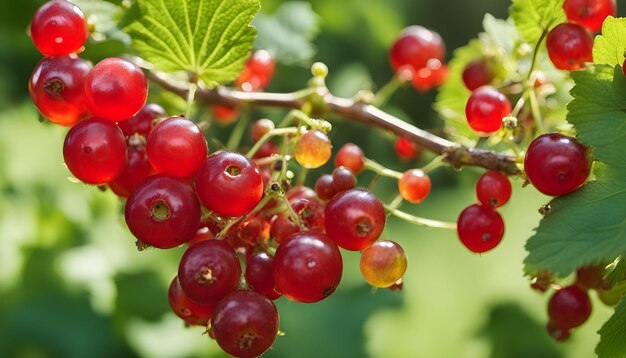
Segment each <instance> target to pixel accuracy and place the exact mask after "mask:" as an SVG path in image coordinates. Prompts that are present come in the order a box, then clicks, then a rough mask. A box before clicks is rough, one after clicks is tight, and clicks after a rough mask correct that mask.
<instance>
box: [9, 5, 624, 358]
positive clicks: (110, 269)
mask: <svg viewBox="0 0 626 358" xmlns="http://www.w3.org/2000/svg"><path fill="white" fill-rule="evenodd" d="M41 3H43V2H42V1H34V0H23V1H20V3H19V6H17V5H16V4H15V2H9V1H2V2H0V78H1V80H0V191H1V192H2V200H1V201H0V357H17V358H31V357H33V358H35V357H135V356H140V357H221V356H224V354H223V353H221V352H220V350H219V348H218V347H217V345H216V344H215V342H212V341H211V340H210V339H209V338H208V337H207V336H206V335H202V329H185V327H184V326H183V324H182V322H181V321H180V320H179V319H178V318H176V317H175V316H174V315H173V314H172V313H171V312H169V306H168V304H167V286H168V284H169V282H170V281H171V279H172V277H173V275H174V274H175V272H176V269H177V264H178V259H179V258H180V256H181V254H182V249H177V250H170V251H167V252H164V251H158V250H147V251H144V252H138V251H136V250H135V247H134V244H133V241H134V240H133V238H132V237H131V235H130V233H129V232H128V231H127V229H126V228H125V225H124V220H123V216H122V208H123V206H122V202H120V201H119V200H118V199H116V198H115V197H114V195H113V194H111V193H109V192H101V191H99V190H98V189H96V188H93V187H88V186H85V185H82V184H75V183H72V182H70V181H69V180H67V177H68V176H70V173H69V172H68V171H67V169H66V168H65V167H64V166H63V164H62V162H63V158H62V151H61V149H62V143H63V138H64V135H65V133H66V131H67V129H65V128H61V127H58V126H54V125H50V124H48V123H39V122H38V113H37V111H36V109H35V108H34V106H33V105H32V104H31V102H30V100H29V97H28V92H27V85H26V84H27V81H28V78H29V76H30V73H31V71H32V69H33V68H34V66H35V65H36V63H37V62H38V61H39V59H40V54H39V53H38V52H37V51H36V50H35V48H34V46H33V45H32V44H31V42H30V39H29V38H28V36H27V33H26V30H27V26H28V23H29V21H30V17H31V16H32V14H33V12H34V11H35V9H36V8H37V7H38V6H39V5H41ZM262 3H263V10H262V11H264V12H272V11H273V10H274V9H276V8H277V7H278V6H279V5H280V4H281V3H282V2H281V1H278V0H262ZM310 3H311V4H312V7H313V9H314V10H315V12H316V13H317V14H318V15H319V18H320V26H321V28H320V30H321V31H320V34H319V36H318V37H317V39H316V40H315V45H316V47H317V51H318V53H317V55H316V56H315V60H319V61H323V62H325V63H326V64H328V66H329V68H330V70H331V72H330V76H329V79H328V81H329V85H330V87H331V89H332V90H333V91H334V92H335V93H337V94H340V95H345V96H350V95H353V94H354V93H355V92H356V90H357V89H358V88H359V87H362V86H366V87H371V88H372V89H375V88H377V87H380V86H382V85H383V84H384V83H386V82H387V80H388V79H389V78H390V76H391V70H390V68H389V65H388V62H387V49H388V48H389V46H390V44H391V42H392V41H393V39H394V37H395V36H396V35H397V34H398V33H399V32H400V30H401V29H402V28H403V27H405V26H408V25H411V24H421V25H424V26H427V27H430V28H432V29H434V30H436V31H438V32H439V33H440V34H441V35H442V37H443V38H444V40H445V42H446V46H447V53H448V58H449V57H450V54H451V52H452V50H454V49H455V48H457V47H459V46H462V45H464V44H466V43H467V41H468V40H469V39H470V38H471V37H474V36H476V34H477V33H478V32H479V31H480V30H481V23H482V18H483V16H484V14H485V13H486V12H489V13H491V14H493V15H495V16H496V17H498V18H505V17H506V10H507V7H508V5H509V3H508V2H507V1H502V0H471V1H468V0H446V1H420V0H389V1H380V0H344V1H336V0H314V1H311V2H310ZM623 10H624V9H621V11H622V13H623ZM87 47H88V50H87V51H86V53H85V56H86V57H87V58H89V59H90V60H92V61H94V62H97V61H98V60H100V59H102V58H103V57H105V56H107V55H114V54H117V52H116V51H118V50H119V49H120V46H119V45H118V44H116V43H111V42H104V43H99V44H93V43H89V44H88V46H87ZM308 72H309V70H308V69H307V67H306V66H279V67H278V68H277V71H276V75H275V80H274V81H273V83H272V85H271V87H270V90H274V91H292V90H297V89H300V88H302V87H304V85H305V83H306V80H307V79H308V76H309V73H308ZM434 96H435V93H434V92H429V93H425V94H419V93H417V92H415V91H414V90H413V89H412V88H408V87H407V88H403V89H401V90H400V91H399V92H398V93H396V95H394V97H393V99H392V101H391V103H390V104H389V105H388V106H387V107H386V109H387V110H389V111H391V112H392V113H396V114H400V115H402V116H403V118H407V119H409V118H410V120H411V121H413V122H414V123H416V124H417V125H419V126H421V127H423V128H429V129H434V128H438V127H440V126H441V124H440V121H439V120H438V118H437V116H436V114H435V113H434V112H433V110H432V109H431V105H432V102H433V100H434ZM264 114H267V115H269V116H270V117H272V118H278V117H279V116H280V115H281V113H278V112H276V111H270V112H268V113H264ZM334 124H335V130H334V131H333V132H332V133H331V138H332V140H333V142H334V143H335V148H338V146H339V145H340V144H341V143H342V142H345V141H348V140H349V141H352V142H355V143H357V144H360V145H361V146H362V147H363V148H364V149H365V152H366V154H367V156H368V157H372V158H375V159H377V160H379V161H381V162H384V163H386V164H387V165H388V166H390V167H392V168H394V169H397V170H405V169H408V168H409V167H414V166H417V165H421V164H423V163H424V161H425V159H422V162H420V163H400V162H398V161H396V160H395V159H394V158H395V157H394V155H393V149H392V143H393V138H392V137H390V136H389V135H388V134H386V133H382V132H380V131H373V130H371V129H370V128H364V127H361V126H357V127H353V125H352V124H350V123H345V122H343V121H340V120H339V121H336V122H334ZM427 158H429V156H428V155H426V159H427ZM431 158H432V157H431ZM327 169H328V168H326V170H327ZM479 175H480V171H478V170H474V169H465V170H463V171H462V172H453V171H451V170H449V169H438V170H437V171H436V172H435V173H434V174H433V183H434V187H433V192H432V194H431V196H430V197H429V199H428V200H427V201H426V202H424V203H423V204H421V205H419V206H414V207H410V206H409V205H406V206H404V207H403V209H406V210H407V211H411V212H414V213H416V214H418V215H423V216H426V217H429V218H435V219H442V220H448V221H455V220H456V216H457V215H458V213H459V212H460V211H461V210H462V209H463V208H464V207H466V206H467V205H469V204H471V203H472V202H473V201H475V199H474V194H473V185H474V183H475V181H476V179H477V177H478V176H479ZM314 177H315V175H311V176H310V178H309V179H311V180H314ZM361 183H368V181H367V177H365V178H363V179H362V181H361ZM394 185H395V183H394V182H391V181H382V182H381V183H380V184H379V186H378V187H377V194H379V195H380V197H381V198H382V199H384V200H387V199H389V198H391V197H392V196H393V194H392V191H393V190H394ZM514 187H515V191H514V193H513V197H512V200H511V202H510V203H509V204H508V205H507V206H505V207H504V208H503V209H502V211H501V212H502V214H503V216H504V218H505V221H506V224H507V227H506V234H505V238H504V240H503V242H502V244H501V245H500V246H499V247H498V248H497V249H496V250H494V251H493V252H489V253H488V254H485V255H473V254H470V253H469V252H468V251H467V250H466V249H465V248H464V247H462V245H460V243H459V242H458V239H457V238H456V234H455V232H449V231H443V230H436V229H426V228H419V227H415V226H412V225H409V224H406V223H404V222H401V221H398V220H395V219H390V221H389V223H388V225H387V228H386V230H385V232H384V234H383V236H384V238H385V239H392V240H395V241H398V242H399V243H401V245H403V246H404V248H405V250H406V251H407V253H408V255H409V267H408V271H407V273H406V275H405V281H404V289H403V291H401V292H391V291H388V290H378V291H373V290H372V289H371V288H370V287H369V286H367V285H366V284H365V282H364V280H363V279H362V278H361V277H360V273H359V269H358V255H357V254H354V253H351V252H350V253H348V252H345V255H344V258H345V260H344V261H345V262H344V266H345V273H344V277H343V281H342V284H341V286H340V288H339V289H338V290H337V292H336V293H335V294H333V295H332V296H331V297H329V298H328V299H327V300H325V301H323V302H321V303H317V304H313V305H306V304H300V303H296V302H288V301H287V300H285V299H284V298H281V299H280V300H279V301H278V302H277V304H278V306H279V311H280V313H281V329H282V330H283V331H284V332H285V336H284V337H279V338H278V339H277V341H276V343H275V345H274V347H273V348H272V349H271V350H270V351H269V352H268V353H267V354H266V356H267V357H394V358H395V357H398V358H401V357H462V358H471V357H494V358H495V357H590V356H593V350H594V347H595V344H596V343H597V341H598V336H597V335H596V333H595V332H596V331H597V330H598V329H599V328H600V326H601V325H602V323H603V322H604V321H605V320H606V319H607V318H608V316H609V315H610V313H611V311H612V310H611V309H609V308H607V307H605V306H603V305H602V304H601V303H600V302H599V301H597V300H596V299H595V297H594V311H593V314H592V317H591V319H590V321H589V322H587V323H586V324H585V325H584V326H583V327H582V328H580V329H578V330H576V331H575V333H574V334H573V336H572V338H571V339H570V341H569V342H567V343H565V344H559V345H557V344H555V343H553V342H552V340H551V339H550V338H549V337H548V336H547V334H546V333H545V322H546V302H547V298H548V297H547V295H546V296H542V295H540V294H538V293H537V292H535V291H532V290H530V289H529V288H528V281H527V279H526V278H525V277H524V276H523V273H522V260H523V258H524V256H525V252H524V248H523V247H524V242H525V240H526V238H528V237H529V236H530V235H531V232H532V229H533V228H534V227H535V226H536V224H537V222H538V220H539V218H540V217H539V214H538V213H537V208H538V207H539V206H540V205H541V204H542V203H545V202H546V201H547V200H548V198H547V197H543V196H541V195H539V194H537V192H536V191H535V190H534V189H532V188H530V187H528V188H526V189H522V188H521V182H519V181H517V182H514Z"/></svg>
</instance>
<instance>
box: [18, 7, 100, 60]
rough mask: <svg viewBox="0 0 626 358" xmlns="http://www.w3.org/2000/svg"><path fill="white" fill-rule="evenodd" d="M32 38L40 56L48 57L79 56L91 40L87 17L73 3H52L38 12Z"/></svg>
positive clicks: (32, 24) (33, 25)
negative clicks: (76, 54)
mask: <svg viewBox="0 0 626 358" xmlns="http://www.w3.org/2000/svg"><path fill="white" fill-rule="evenodd" d="M30 37H31V38H32V40H33V43H34V44H35V47H37V49H38V50H39V52H41V53H42V54H43V55H44V56H47V57H50V56H64V55H69V54H71V53H75V52H78V51H79V50H80V49H81V48H82V47H83V45H84V44H85V42H86V41H87V37H89V31H88V30H87V21H86V20H85V14H83V12H82V11H81V10H80V9H79V8H78V6H76V5H74V4H72V3H70V2H67V1H64V0H52V1H48V2H47V3H45V4H43V5H42V6H41V7H40V8H39V9H37V11H36V12H35V15H34V16H33V19H32V21H31V23H30Z"/></svg>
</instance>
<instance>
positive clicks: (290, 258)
mask: <svg viewBox="0 0 626 358" xmlns="http://www.w3.org/2000/svg"><path fill="white" fill-rule="evenodd" d="M342 273H343V261H342V259H341V253H340V252H339V248H337V245H336V244H335V243H334V242H333V241H332V240H330V239H329V238H328V237H326V235H324V234H323V233H322V232H321V231H319V230H308V231H300V232H298V233H295V234H293V235H291V236H289V237H288V238H287V240H285V241H284V242H283V243H281V244H280V246H278V249H277V250H276V254H275V255H274V280H275V282H276V290H277V291H278V292H280V293H282V294H283V295H284V296H285V297H287V298H289V299H290V300H294V301H298V302H303V303H313V302H317V301H320V300H323V299H324V298H326V297H328V296H330V294H332V293H333V292H334V291H335V289H336V288H337V286H338V285H339V282H340V281H341V275H342Z"/></svg>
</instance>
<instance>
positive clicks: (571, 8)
mask: <svg viewBox="0 0 626 358" xmlns="http://www.w3.org/2000/svg"><path fill="white" fill-rule="evenodd" d="M563 9H564V10H565V15H566V16H567V19H568V20H569V21H572V22H576V23H579V24H580V25H582V26H584V27H586V28H587V29H589V31H591V32H598V31H600V30H601V29H602V23H603V22H604V20H605V19H606V18H607V17H608V16H615V14H616V7H615V0H565V3H564V4H563Z"/></svg>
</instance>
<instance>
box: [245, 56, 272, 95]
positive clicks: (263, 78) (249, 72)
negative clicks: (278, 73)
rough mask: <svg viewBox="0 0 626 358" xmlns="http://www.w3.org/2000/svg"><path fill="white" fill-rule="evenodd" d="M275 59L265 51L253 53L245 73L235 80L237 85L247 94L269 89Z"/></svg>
mask: <svg viewBox="0 0 626 358" xmlns="http://www.w3.org/2000/svg"><path fill="white" fill-rule="evenodd" d="M274 67H275V63H274V59H272V55H270V53H269V52H267V51H265V50H257V51H254V52H253V53H252V55H251V56H250V58H249V59H248V62H246V66H245V67H244V69H243V71H242V72H241V74H240V75H239V77H238V78H237V80H235V84H236V85H237V86H239V87H241V89H242V90H244V91H246V92H251V91H256V90H260V89H263V88H265V87H267V85H268V84H269V83H270V80H271V79H272V75H273V74H274Z"/></svg>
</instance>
